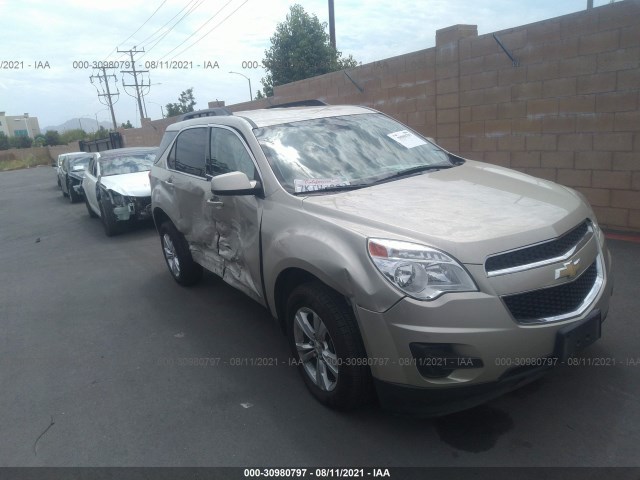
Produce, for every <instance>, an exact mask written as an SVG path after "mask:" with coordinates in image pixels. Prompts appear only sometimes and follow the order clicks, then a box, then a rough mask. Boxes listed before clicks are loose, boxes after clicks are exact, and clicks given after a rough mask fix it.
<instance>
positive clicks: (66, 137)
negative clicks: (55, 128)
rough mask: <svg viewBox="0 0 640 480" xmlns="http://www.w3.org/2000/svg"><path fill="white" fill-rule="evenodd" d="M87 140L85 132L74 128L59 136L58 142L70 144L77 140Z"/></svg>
mask: <svg viewBox="0 0 640 480" xmlns="http://www.w3.org/2000/svg"><path fill="white" fill-rule="evenodd" d="M85 138H87V132H85V131H84V130H81V129H79V128H74V129H72V130H67V131H66V132H64V133H63V134H62V135H60V141H61V142H62V143H63V144H68V143H71V142H77V141H78V140H84V139H85Z"/></svg>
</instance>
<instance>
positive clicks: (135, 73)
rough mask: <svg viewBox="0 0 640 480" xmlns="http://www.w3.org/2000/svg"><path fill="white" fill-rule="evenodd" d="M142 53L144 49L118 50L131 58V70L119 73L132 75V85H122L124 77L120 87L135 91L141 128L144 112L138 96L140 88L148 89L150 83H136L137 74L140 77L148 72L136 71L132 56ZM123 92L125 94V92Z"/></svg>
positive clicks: (140, 96)
mask: <svg viewBox="0 0 640 480" xmlns="http://www.w3.org/2000/svg"><path fill="white" fill-rule="evenodd" d="M142 52H144V48H143V49H142V50H138V49H136V47H133V49H132V50H118V53H128V54H129V56H130V57H131V70H121V71H120V73H128V74H131V75H133V83H132V84H126V83H124V77H123V79H122V86H123V87H135V89H136V95H135V98H136V100H137V101H138V111H139V112H140V126H142V124H143V121H144V118H145V111H144V109H143V108H142V95H141V94H140V88H142V87H149V86H150V83H147V84H145V83H144V80H141V81H140V82H138V74H140V75H141V76H142V74H143V73H149V70H136V63H135V61H134V59H133V56H134V55H135V54H136V53H142ZM125 92H127V91H126V90H125ZM127 95H130V96H132V97H133V95H131V94H130V93H128V92H127Z"/></svg>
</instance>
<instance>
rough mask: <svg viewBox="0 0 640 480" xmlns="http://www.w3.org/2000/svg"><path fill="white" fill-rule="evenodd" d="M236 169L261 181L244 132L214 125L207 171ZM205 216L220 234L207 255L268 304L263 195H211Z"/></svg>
mask: <svg viewBox="0 0 640 480" xmlns="http://www.w3.org/2000/svg"><path fill="white" fill-rule="evenodd" d="M236 171H237V172H242V173H244V174H245V175H247V177H248V178H249V180H251V181H260V176H259V171H258V169H257V167H256V163H255V161H254V159H253V156H252V155H251V153H250V150H249V149H248V147H247V146H246V144H245V142H244V141H243V140H242V138H241V137H240V135H238V133H237V132H236V131H235V130H234V129H232V128H229V127H224V126H220V125H218V126H215V127H212V128H211V135H210V149H209V156H208V160H207V173H208V174H209V175H210V176H211V177H215V176H217V175H221V174H224V173H229V172H236ZM210 195H211V194H210ZM205 218H206V220H207V223H209V224H211V225H215V235H216V242H212V243H208V244H207V245H206V247H207V250H206V252H205V257H206V258H207V259H208V260H209V261H211V262H213V263H214V265H215V266H219V265H221V266H222V272H221V273H220V272H217V273H219V274H220V276H221V277H222V278H223V279H224V281H225V282H227V283H229V284H230V285H232V286H234V287H235V288H237V289H239V290H241V291H242V292H244V293H246V294H247V295H249V296H250V297H252V298H253V299H255V300H256V301H258V302H260V303H261V304H263V305H264V295H263V291H262V287H261V285H262V283H261V276H260V220H261V218H262V199H260V198H258V197H256V196H254V195H237V196H233V195H232V196H224V197H216V196H211V198H210V199H209V201H207V202H206V207H205ZM204 266H205V267H206V268H208V269H210V268H209V266H208V265H204Z"/></svg>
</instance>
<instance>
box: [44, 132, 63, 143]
mask: <svg viewBox="0 0 640 480" xmlns="http://www.w3.org/2000/svg"><path fill="white" fill-rule="evenodd" d="M44 141H45V145H61V144H62V140H61V139H60V134H59V133H58V131H57V130H47V131H46V132H45V134H44Z"/></svg>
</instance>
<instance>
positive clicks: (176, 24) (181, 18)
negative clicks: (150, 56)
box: [140, 0, 204, 58]
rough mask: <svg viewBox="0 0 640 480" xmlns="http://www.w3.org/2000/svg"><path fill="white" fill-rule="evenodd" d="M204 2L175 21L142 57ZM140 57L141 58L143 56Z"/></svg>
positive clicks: (201, 0)
mask: <svg viewBox="0 0 640 480" xmlns="http://www.w3.org/2000/svg"><path fill="white" fill-rule="evenodd" d="M202 3H204V0H200V1H199V2H198V3H197V4H196V5H194V6H193V7H191V8H190V9H189V10H188V11H187V12H186V13H185V14H184V15H183V16H182V17H180V19H179V20H178V21H177V22H176V23H174V24H173V25H172V26H171V28H170V29H169V30H167V31H166V32H165V33H164V34H163V35H162V36H161V37H160V38H159V39H158V41H157V42H156V43H154V44H153V45H151V47H149V49H148V50H147V51H146V52H145V54H144V55H142V57H144V56H145V55H146V54H147V53H149V52H150V51H151V50H153V49H154V48H155V46H156V45H158V43H160V42H161V41H162V40H163V39H164V38H165V37H166V36H167V35H169V34H170V33H171V31H172V30H173V29H174V28H176V26H178V24H179V23H180V22H182V20H184V19H185V18H186V17H188V16H189V15H190V14H191V13H192V12H193V11H194V10H195V9H197V8H198V7H199V6H200V5H202ZM142 57H140V58H142Z"/></svg>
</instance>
